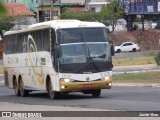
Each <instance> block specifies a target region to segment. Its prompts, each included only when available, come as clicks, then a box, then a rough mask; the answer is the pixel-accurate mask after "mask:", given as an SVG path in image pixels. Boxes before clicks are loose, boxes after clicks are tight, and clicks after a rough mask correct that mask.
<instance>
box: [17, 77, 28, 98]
mask: <svg viewBox="0 0 160 120" xmlns="http://www.w3.org/2000/svg"><path fill="white" fill-rule="evenodd" d="M19 89H20V94H21V96H22V97H26V96H28V95H29V91H28V90H25V89H24V84H23V81H22V78H20V81H19Z"/></svg>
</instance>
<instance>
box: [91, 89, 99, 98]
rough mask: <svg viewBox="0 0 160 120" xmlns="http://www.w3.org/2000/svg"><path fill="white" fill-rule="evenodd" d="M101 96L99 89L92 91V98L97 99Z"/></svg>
mask: <svg viewBox="0 0 160 120" xmlns="http://www.w3.org/2000/svg"><path fill="white" fill-rule="evenodd" d="M100 95H101V89H98V90H92V97H99V96H100Z"/></svg>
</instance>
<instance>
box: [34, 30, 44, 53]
mask: <svg viewBox="0 0 160 120" xmlns="http://www.w3.org/2000/svg"><path fill="white" fill-rule="evenodd" d="M42 39H43V35H42V31H41V30H39V31H36V40H35V41H36V45H37V50H38V51H42V50H43V49H42Z"/></svg>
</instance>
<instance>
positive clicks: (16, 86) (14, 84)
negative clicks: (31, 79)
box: [13, 80, 21, 96]
mask: <svg viewBox="0 0 160 120" xmlns="http://www.w3.org/2000/svg"><path fill="white" fill-rule="evenodd" d="M13 87H14V92H15V95H16V96H20V95H21V93H20V89H19V87H18V84H17V81H16V80H14V82H13Z"/></svg>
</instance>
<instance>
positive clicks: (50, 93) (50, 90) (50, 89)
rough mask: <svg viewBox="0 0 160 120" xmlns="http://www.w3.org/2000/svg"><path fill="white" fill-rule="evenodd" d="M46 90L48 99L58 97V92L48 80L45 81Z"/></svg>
mask: <svg viewBox="0 0 160 120" xmlns="http://www.w3.org/2000/svg"><path fill="white" fill-rule="evenodd" d="M47 90H48V96H49V98H50V99H57V98H59V97H60V92H55V91H53V86H52V83H51V81H50V80H49V81H48V82H47Z"/></svg>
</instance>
